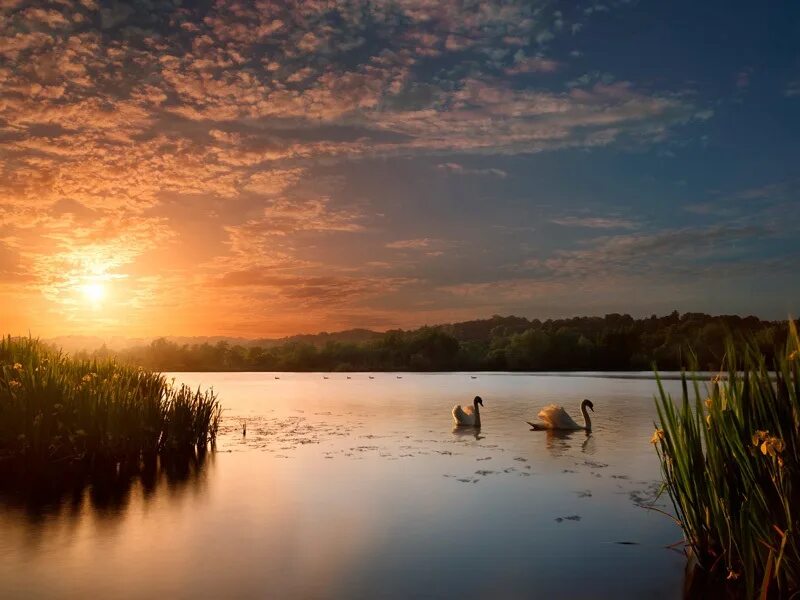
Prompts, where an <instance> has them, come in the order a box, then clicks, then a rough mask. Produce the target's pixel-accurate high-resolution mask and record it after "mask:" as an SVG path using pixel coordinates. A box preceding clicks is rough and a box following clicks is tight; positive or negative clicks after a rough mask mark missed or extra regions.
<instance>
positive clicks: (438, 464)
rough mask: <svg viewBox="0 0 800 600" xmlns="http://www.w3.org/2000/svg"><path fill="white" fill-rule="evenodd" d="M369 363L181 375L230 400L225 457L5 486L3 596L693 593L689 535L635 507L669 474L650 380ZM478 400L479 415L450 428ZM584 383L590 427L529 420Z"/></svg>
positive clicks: (222, 446) (0, 552)
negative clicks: (681, 552) (93, 480)
mask: <svg viewBox="0 0 800 600" xmlns="http://www.w3.org/2000/svg"><path fill="white" fill-rule="evenodd" d="M372 377H374V379H369V378H368V377H366V376H364V377H356V376H353V378H352V379H349V380H348V379H345V378H344V377H342V378H341V379H338V378H333V377H332V378H331V379H330V380H323V379H322V376H321V374H282V375H281V377H280V379H279V380H276V379H274V375H273V374H257V373H239V374H227V373H226V374H215V373H202V374H180V375H177V378H178V380H179V381H181V382H185V383H187V384H189V385H192V386H193V387H196V386H197V385H202V386H204V387H209V386H213V387H214V388H215V390H217V391H218V393H219V394H220V397H221V398H222V399H223V400H224V401H225V406H226V408H227V410H226V413H225V420H224V422H223V424H222V430H221V435H220V438H219V440H218V447H219V448H218V450H219V451H218V453H216V454H210V455H208V456H207V457H205V458H202V457H198V460H197V462H196V463H193V462H189V463H186V464H182V465H160V466H159V467H158V469H156V470H155V471H149V472H144V473H140V474H134V475H128V476H122V475H119V476H115V477H113V478H111V480H110V481H108V482H106V483H105V484H103V485H88V484H87V483H83V484H80V485H77V486H73V487H71V488H69V489H66V490H65V489H61V490H59V491H58V492H57V493H55V494H53V493H51V494H50V495H49V496H48V497H45V498H44V499H43V498H42V497H41V496H40V495H33V497H31V496H30V495H29V496H28V497H22V496H20V494H16V495H8V494H7V493H6V494H3V495H0V531H2V532H3V535H2V536H0V597H3V598H4V599H5V598H37V597H41V598H50V597H64V596H70V597H76V598H79V597H134V598H143V597H165V598H179V597H192V598H220V597H228V596H231V595H233V596H236V597H238V598H263V597H276V598H296V597H302V598H334V599H338V598H342V599H345V598H346V599H348V600H349V599H350V598H376V597H380V598H390V599H393V598H398V599H399V598H411V597H458V598H459V599H460V600H466V599H472V598H475V599H481V598H486V597H503V598H513V597H530V595H531V590H532V589H535V590H536V595H537V597H542V598H564V597H570V598H572V597H582V598H620V597H648V598H676V597H679V596H680V584H681V580H682V569H683V560H682V557H680V556H676V555H675V553H674V552H669V551H666V550H664V546H666V545H667V544H669V543H672V542H674V541H675V540H676V539H678V538H679V537H680V532H679V531H678V530H677V528H676V527H675V525H674V524H673V523H672V522H671V521H670V520H669V519H667V518H666V517H664V516H662V515H658V514H655V513H653V512H652V511H645V510H644V509H642V508H640V507H639V505H640V504H642V503H643V502H645V501H647V500H648V498H649V497H650V496H651V495H652V493H651V490H652V489H653V488H652V485H653V481H654V480H655V479H656V478H658V476H659V466H658V462H657V460H656V458H655V455H654V454H653V453H652V450H651V447H650V445H649V443H648V440H649V438H650V435H651V433H652V422H653V418H654V407H653V403H652V399H651V396H652V383H651V382H646V381H641V380H611V379H596V380H594V379H590V378H577V377H571V378H570V377H565V378H558V377H554V376H549V377H541V378H534V377H523V376H508V375H503V376H500V375H497V376H495V375H489V374H483V375H481V376H480V378H479V379H477V380H474V379H472V378H471V376H470V375H468V374H447V375H445V374H429V375H421V374H407V375H405V376H404V377H403V379H397V378H396V376H395V374H374V375H372ZM476 394H480V395H481V396H483V397H491V398H492V403H491V410H489V409H487V411H486V412H485V413H484V414H482V415H481V416H482V419H483V427H482V428H481V429H479V430H478V429H472V428H456V429H453V427H452V421H451V420H450V414H449V409H450V407H452V406H453V405H454V404H458V403H463V402H464V401H465V399H467V400H469V399H470V398H472V397H474V396H475V395H476ZM587 396H588V397H591V398H592V399H593V400H595V401H596V402H598V403H602V404H598V406H602V407H603V418H602V420H601V421H600V422H599V423H597V424H596V426H595V430H594V431H593V433H592V434H591V435H587V434H586V432H583V431H575V432H553V431H551V432H531V431H529V429H528V427H527V426H526V425H525V419H526V417H528V416H529V415H530V414H531V412H532V411H534V410H535V407H537V406H541V405H544V404H547V403H549V402H555V403H559V404H569V403H570V402H574V401H575V399H576V398H578V399H579V398H584V397H587ZM245 423H246V427H247V429H246V436H244V435H243V433H244V426H243V424H245ZM476 515H477V516H479V518H476ZM476 539H479V540H480V555H481V560H480V561H477V562H475V561H474V560H473V559H474V555H475V552H476V550H475V546H474V540H476ZM622 542H625V543H627V542H631V544H630V545H627V544H623V543H622ZM634 543H635V544H634ZM467 561H472V562H470V568H469V569H464V568H463V564H464V563H465V562H467ZM577 563H580V564H581V565H584V566H583V567H582V568H583V570H584V571H583V573H582V575H581V577H575V575H574V565H575V564H577ZM622 572H624V573H625V575H624V577H620V576H619V573H622ZM565 580H569V581H570V584H571V588H570V590H564V589H563V587H562V586H563V582H564V581H565ZM65 589H68V590H69V591H68V592H65V591H64V590H65Z"/></svg>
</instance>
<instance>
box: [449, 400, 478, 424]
mask: <svg viewBox="0 0 800 600" xmlns="http://www.w3.org/2000/svg"><path fill="white" fill-rule="evenodd" d="M478 406H483V399H482V398H481V397H480V396H475V398H474V399H473V400H472V406H467V407H466V408H461V405H460V404H456V405H455V406H454V407H453V422H454V423H455V424H456V427H475V428H480V426H481V411H480V409H479V408H478Z"/></svg>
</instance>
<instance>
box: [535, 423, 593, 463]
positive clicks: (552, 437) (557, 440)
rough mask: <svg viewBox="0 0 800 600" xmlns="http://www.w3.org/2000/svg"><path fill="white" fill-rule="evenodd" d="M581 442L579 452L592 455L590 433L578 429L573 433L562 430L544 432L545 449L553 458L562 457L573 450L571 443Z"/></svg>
mask: <svg viewBox="0 0 800 600" xmlns="http://www.w3.org/2000/svg"><path fill="white" fill-rule="evenodd" d="M581 438H583V439H582V441H581V444H580V446H581V452H583V453H585V454H594V452H595V447H594V446H595V445H594V438H593V437H592V432H591V431H585V430H582V429H578V430H575V431H568V430H564V429H548V430H547V431H546V432H545V447H546V448H547V450H548V451H549V452H550V454H552V455H553V456H563V455H564V454H565V453H566V452H567V451H569V450H570V449H572V448H573V443H574V442H578V441H580V440H581Z"/></svg>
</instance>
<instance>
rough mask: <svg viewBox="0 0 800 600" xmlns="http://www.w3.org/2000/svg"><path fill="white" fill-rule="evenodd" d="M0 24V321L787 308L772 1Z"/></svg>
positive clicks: (783, 81)
mask: <svg viewBox="0 0 800 600" xmlns="http://www.w3.org/2000/svg"><path fill="white" fill-rule="evenodd" d="M0 11H2V19H0V23H2V24H0V77H1V78H2V80H3V82H4V85H3V89H2V90H0V168H1V170H0V275H2V282H1V283H0V306H2V307H3V312H4V313H5V314H7V315H8V316H7V319H8V320H9V322H10V323H11V326H12V328H13V329H14V330H18V331H26V330H28V329H30V330H32V331H33V332H34V333H39V334H42V335H54V334H66V333H101V332H102V333H119V334H127V335H132V334H135V335H151V334H152V335H155V334H197V335H206V334H236V335H253V336H263V335H279V334H285V333H295V332H309V331H318V330H323V329H327V330H333V329H342V328H347V327H362V326H363V327H373V328H379V329H383V328H389V327H396V326H415V325H420V324H423V323H436V322H447V321H455V320H461V319H466V318H474V317H483V316H489V315H491V314H494V313H503V314H505V313H515V314H520V315H525V316H530V317H539V318H547V317H561V316H570V315H578V314H604V313H607V312H631V313H633V314H636V315H648V314H650V313H653V312H655V313H663V312H668V311H671V310H673V309H678V310H681V311H706V312H712V313H742V314H750V313H754V314H758V315H760V316H764V317H769V318H783V317H785V316H787V315H788V314H789V313H793V314H797V311H798V308H800V307H798V305H797V298H800V294H799V293H798V292H800V285H799V284H797V283H796V277H794V270H795V265H796V264H797V263H798V258H800V257H799V256H798V254H800V252H799V250H800V248H798V244H797V234H798V223H800V219H799V218H798V217H800V198H799V197H798V195H799V194H800V176H798V174H797V167H796V165H797V163H798V160H797V158H798V156H800V136H798V132H800V5H797V4H796V3H790V2H773V3H762V4H756V3H744V2H724V3H723V2H703V3H697V2H670V3H661V2H645V1H630V2H620V1H617V2H601V3H592V2H586V3H574V2H569V3H567V2H561V3H560V2H531V1H524V2H512V1H506V2H467V1H456V0H442V1H433V0H400V1H390V0H375V1H372V2H332V1H322V0H312V1H307V2H272V1H269V0H264V1H259V2H244V1H225V0H218V1H216V2H204V3H183V4H180V3H177V2H175V3H164V2H158V3H155V2H144V1H140V2H134V3H123V2H110V3H102V2H97V1H96V0H82V1H80V2H75V3H71V2H68V1H67V0H64V1H59V2H52V3H49V4H48V3H46V2H36V3H29V2H26V1H25V0H15V1H12V2H9V3H5V4H4V6H3V8H2V9H0Z"/></svg>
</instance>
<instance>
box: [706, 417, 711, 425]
mask: <svg viewBox="0 0 800 600" xmlns="http://www.w3.org/2000/svg"><path fill="white" fill-rule="evenodd" d="M706 425H708V426H709V427H711V415H706Z"/></svg>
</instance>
